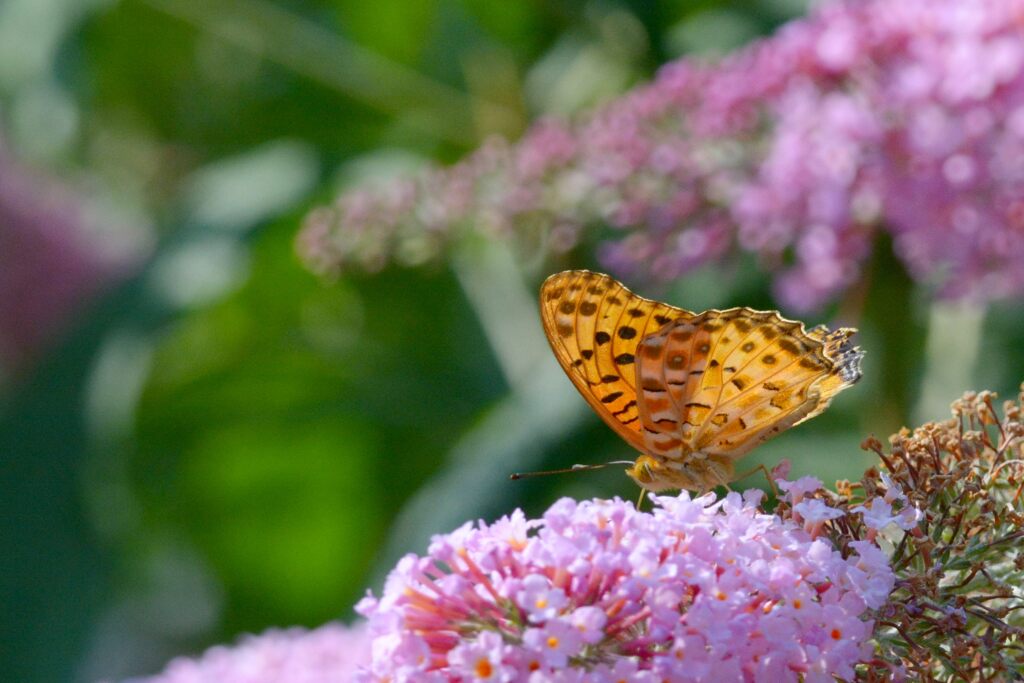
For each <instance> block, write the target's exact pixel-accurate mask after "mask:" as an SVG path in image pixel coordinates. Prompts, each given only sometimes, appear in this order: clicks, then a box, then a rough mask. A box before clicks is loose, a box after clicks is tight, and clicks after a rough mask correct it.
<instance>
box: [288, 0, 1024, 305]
mask: <svg viewBox="0 0 1024 683" xmlns="http://www.w3.org/2000/svg"><path fill="white" fill-rule="evenodd" d="M600 225H610V226H612V227H613V228H616V229H618V233H619V234H618V235H616V236H615V237H614V238H613V239H611V240H610V241H608V242H607V243H605V245H604V247H603V249H602V252H601V256H602V258H603V260H604V262H605V264H606V265H607V266H608V267H610V268H611V269H612V270H614V271H616V272H619V273H620V274H629V273H634V274H637V275H648V276H653V277H655V278H661V279H669V278H674V277H677V276H678V275H680V274H681V273H683V272H685V271H686V270H688V269H690V268H692V267H694V266H696V265H699V264H703V263H707V262H708V261H710V260H713V259H717V258H719V257H722V256H723V255H725V254H727V253H728V252H729V251H730V250H732V249H735V248H739V249H741V250H745V251H749V252H753V253H756V254H757V255H759V257H760V259H761V262H762V264H763V265H764V267H765V268H766V269H768V270H771V271H773V272H774V273H775V274H776V279H775V285H776V294H777V295H778V297H779V298H780V299H781V300H782V301H783V302H785V303H786V304H787V305H789V306H791V307H793V308H796V309H808V308H812V307H815V306H818V305H820V304H821V303H823V302H824V301H826V300H828V299H829V298H831V297H833V296H835V295H837V294H838V293H840V292H841V291H843V290H844V289H845V288H847V287H848V286H850V285H851V284H852V283H853V282H855V281H856V280H857V279H858V277H859V276H860V272H861V269H862V267H863V264H864V261H865V259H866V258H867V256H868V254H869V252H870V250H871V244H872V240H873V238H874V237H875V236H876V234H877V232H878V230H879V229H884V230H887V231H889V232H890V233H891V235H892V237H893V240H894V245H895V249H896V252H897V255H898V256H899V257H900V258H901V259H902V261H903V262H904V264H905V265H906V267H907V268H908V269H909V271H910V272H911V273H912V274H913V275H914V276H915V277H916V278H918V279H919V280H921V281H924V282H927V283H929V284H934V285H937V286H938V287H939V288H940V293H941V294H944V295H949V296H968V297H999V296H1009V295H1016V294H1020V293H1021V292H1022V291H1024V0H985V2H979V1H978V0H831V1H830V2H824V3H822V4H820V5H818V6H817V8H816V9H815V10H814V11H813V12H812V14H811V15H810V16H808V17H807V18H805V19H801V20H798V21H794V22H792V23H790V24H788V25H786V26H784V27H782V28H781V29H780V30H779V31H778V32H777V33H776V34H775V35H774V36H772V37H770V38H768V39H765V40H762V41H759V42H757V43H755V44H753V45H751V46H749V47H747V48H746V49H743V50H741V51H739V52H737V53H735V54H733V55H731V56H729V57H727V58H726V59H724V60H722V61H721V62H719V63H715V64H703V63H698V62H696V61H694V60H691V59H682V60H679V61H676V62H674V63H671V64H668V65H666V66H665V67H664V68H663V69H662V70H661V72H660V73H659V74H658V77H657V78H656V80H655V81H654V82H653V83H652V84H650V85H647V86H644V87H640V88H638V89H636V90H634V91H632V92H630V93H628V94H627V95H626V96H624V97H623V98H622V99H620V100H618V101H616V102H613V103H611V104H610V105H607V106H605V107H603V108H602V109H599V110H598V111H596V112H593V113H592V114H591V115H590V116H589V117H587V118H585V119H584V120H581V121H579V122H577V123H574V124H569V123H564V122H559V121H541V122H539V123H538V124H536V125H535V126H534V128H533V129H532V130H531V131H529V132H528V133H527V135H526V136H525V137H524V138H523V140H521V141H520V142H519V143H518V144H517V145H515V146H511V145H507V144H505V143H502V142H491V143H489V144H487V145H485V146H484V147H482V148H481V149H480V150H478V151H477V152H475V153H473V154H471V155H470V156H469V157H468V158H467V159H466V160H465V161H463V162H462V163H460V164H457V165H455V166H453V167H451V168H447V169H443V168H434V169H431V170H429V171H427V172H425V173H424V174H422V175H420V176H417V177H408V178H403V179H400V180H398V181H396V182H394V183H392V184H390V185H387V186H385V187H382V188H376V189H372V188H363V189H357V190H355V191H352V192H349V193H346V194H343V195H342V196H341V197H340V198H339V199H338V200H337V202H336V203H335V204H334V205H333V206H330V207H326V208H323V209H320V210H317V211H315V212H313V213H312V214H311V215H310V216H309V218H308V220H307V224H306V226H305V228H304V230H303V233H302V234H301V236H300V241H299V248H300V251H301V252H302V253H303V255H304V256H305V258H306V260H307V262H308V263H309V264H310V266H311V267H312V268H314V269H315V270H318V271H333V270H337V269H340V268H347V267H353V266H355V267H364V268H376V267H380V266H381V265H383V264H384V263H386V262H388V261H389V260H392V259H395V260H398V261H400V262H417V261H420V260H424V259H427V258H431V257H433V256H435V255H436V254H438V253H439V252H440V251H441V249H443V248H444V246H445V245H446V243H447V242H449V241H450V240H452V239H456V238H458V237H459V236H460V235H463V234H465V233H466V232H468V231H471V230H480V231H484V232H485V233H488V234H498V235H511V234H513V233H519V234H522V233H526V234H528V235H538V234H539V235H542V236H543V237H544V238H545V242H544V244H545V246H546V247H547V248H548V250H550V251H553V252H558V251H562V250H565V249H568V248H570V247H572V246H574V245H575V244H576V243H577V242H578V241H579V239H580V236H581V233H582V231H583V230H584V229H587V228H590V227H593V226H600Z"/></svg>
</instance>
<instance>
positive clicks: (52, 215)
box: [0, 147, 131, 371]
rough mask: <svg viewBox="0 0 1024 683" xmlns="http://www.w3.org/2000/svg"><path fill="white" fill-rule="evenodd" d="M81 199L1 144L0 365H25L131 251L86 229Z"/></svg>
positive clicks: (120, 269)
mask: <svg viewBox="0 0 1024 683" xmlns="http://www.w3.org/2000/svg"><path fill="white" fill-rule="evenodd" d="M86 224H87V221H86V219H85V207H84V205H83V201H82V199H81V198H78V197H75V196H74V195H73V194H72V193H70V192H69V191H68V190H67V189H66V188H63V187H59V186H58V185H57V184H56V183H55V182H54V181H52V180H48V179H44V178H42V177H39V176H37V175H34V174H32V173H30V172H29V171H28V170H27V169H25V168H23V167H21V166H19V165H18V164H17V163H16V162H15V161H14V160H13V159H11V158H10V156H9V155H8V154H7V153H6V152H5V151H4V150H3V149H2V147H0V368H3V369H5V370H14V371H17V370H19V369H24V368H25V366H27V365H28V364H29V363H30V362H31V361H32V360H33V359H35V358H37V357H38V356H39V355H40V354H41V353H42V352H43V351H44V350H45V348H46V347H47V346H48V345H49V344H52V343H53V342H54V341H55V338H56V337H57V336H58V335H59V334H60V333H62V332H64V331H65V330H66V328H67V327H68V325H69V324H70V320H71V319H72V318H73V317H74V315H75V314H76V313H77V312H78V311H79V310H81V308H82V307H83V306H84V305H86V304H87V303H88V302H89V301H91V300H92V299H93V297H94V296H95V295H96V294H97V293H98V292H99V291H100V290H101V289H102V288H103V287H104V286H105V285H107V284H110V283H111V282H112V281H113V280H115V279H119V278H120V277H122V276H124V275H125V273H126V272H127V265H128V263H129V262H130V261H131V258H130V257H129V256H128V255H126V254H125V253H120V254H117V253H114V252H112V251H111V250H110V249H108V248H105V245H103V244H102V243H101V242H100V240H98V239H97V238H95V237H91V236H90V235H88V234H87V229H86Z"/></svg>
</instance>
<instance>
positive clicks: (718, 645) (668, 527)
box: [357, 491, 894, 682]
mask: <svg viewBox="0 0 1024 683" xmlns="http://www.w3.org/2000/svg"><path fill="white" fill-rule="evenodd" d="M760 495H761V494H760V492H757V491H751V492H748V493H747V494H745V495H744V496H743V497H741V496H740V494H738V493H730V494H729V495H728V496H726V497H725V498H723V499H721V500H715V497H714V495H707V496H704V497H701V498H697V499H691V498H690V496H689V494H687V493H683V494H681V495H680V496H678V497H671V496H661V497H656V498H653V500H654V501H655V509H654V510H653V512H638V511H637V510H636V509H635V508H634V507H633V506H632V505H631V504H629V503H625V502H623V501H620V500H617V499H616V500H592V501H583V502H576V501H573V500H571V499H568V498H563V499H562V500H560V501H558V502H556V503H555V504H554V505H553V506H552V507H551V508H550V509H549V510H548V511H547V512H546V513H545V514H544V516H543V517H542V518H541V519H536V520H530V519H527V518H526V517H525V516H524V515H523V513H522V512H519V511H516V512H514V513H513V514H512V515H510V516H508V517H504V518H502V519H500V520H498V521H497V522H495V523H494V524H490V525H488V524H484V523H483V522H480V523H477V524H475V525H474V524H470V523H467V524H465V525H464V526H462V527H460V528H459V529H457V530H455V531H454V532H452V533H450V534H446V535H443V536H436V537H435V538H434V540H433V542H432V543H431V545H430V548H429V550H428V554H427V555H426V556H425V557H419V556H416V555H408V556H406V557H405V558H404V559H403V560H402V561H401V562H400V563H399V564H398V566H397V567H396V568H395V570H394V571H393V572H392V573H391V575H390V576H389V578H388V580H387V583H386V585H385V587H384V591H383V593H382V595H381V596H380V597H379V598H376V597H373V596H370V597H367V598H366V599H364V600H363V601H362V602H361V603H360V605H359V606H358V608H357V610H358V611H360V612H361V613H362V614H363V615H364V616H366V617H368V618H369V620H370V624H369V628H370V631H371V634H372V638H373V645H372V651H373V658H372V662H371V663H369V664H368V665H366V667H365V668H363V669H362V670H361V674H360V675H359V677H358V678H357V680H360V681H448V680H459V681H525V680H531V681H534V680H536V681H548V680H565V681H583V680H587V681H596V682H602V681H609V682H610V681H618V680H630V681H651V682H655V681H662V680H672V681H713V680H714V681H726V680H729V681H732V680H736V681H743V680H748V681H753V680H765V681H767V680H771V681H780V682H783V681H797V680H804V681H833V680H834V677H840V678H843V679H847V680H849V679H852V678H853V674H854V668H853V667H854V666H855V665H856V664H857V663H858V662H860V661H863V660H864V659H866V658H868V657H870V654H871V649H872V647H871V644H870V636H871V633H872V621H871V619H870V610H871V609H874V608H878V607H880V606H881V605H882V604H883V603H884V602H885V599H886V596H887V595H888V592H889V591H891V590H892V588H893V583H894V578H893V574H892V572H891V570H890V569H889V566H888V564H887V561H886V559H885V555H884V554H883V553H881V552H880V551H878V552H876V553H872V552H871V550H872V549H875V550H877V548H876V546H874V545H873V544H871V543H867V542H864V545H863V546H856V547H857V551H856V552H855V553H851V555H850V556H849V557H847V558H844V557H843V556H842V554H840V552H838V551H837V550H836V549H834V548H833V546H832V545H831V543H830V542H829V541H828V540H827V539H826V538H824V537H815V536H814V535H812V534H811V533H808V532H807V531H805V530H804V529H803V528H802V527H800V526H798V525H797V524H795V523H794V522H793V521H790V520H784V519H781V518H779V517H777V516H774V515H768V514H765V513H763V512H760V511H759V510H758V508H757V503H758V502H759V501H760ZM815 502H817V503H818V504H819V506H820V507H821V508H822V510H831V511H832V513H834V514H830V515H826V516H829V517H834V516H837V515H843V514H846V513H843V512H839V511H837V510H832V509H831V508H828V507H827V506H826V505H824V504H823V503H822V502H821V501H815Z"/></svg>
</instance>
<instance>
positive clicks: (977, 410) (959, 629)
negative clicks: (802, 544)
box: [834, 386, 1024, 681]
mask: <svg viewBox="0 0 1024 683" xmlns="http://www.w3.org/2000/svg"><path fill="white" fill-rule="evenodd" d="M995 400H996V394H995V393H993V392H991V391H982V392H978V393H975V392H968V393H967V394H964V396H963V398H961V399H959V400H958V401H956V402H954V403H953V405H952V412H953V417H952V418H951V419H949V420H946V421H944V422H931V423H927V424H925V425H923V426H921V427H919V428H917V429H915V430H914V431H913V432H911V431H910V430H907V429H903V430H901V431H900V432H899V433H898V434H895V435H893V436H892V437H890V439H889V449H888V451H886V450H885V449H884V448H883V445H882V444H881V443H880V442H879V441H878V439H875V438H869V439H867V440H866V441H865V442H864V444H863V446H864V448H865V449H868V450H872V451H874V452H875V453H877V454H878V456H879V458H880V459H881V461H882V462H881V464H880V466H879V467H878V468H877V469H875V468H872V469H870V470H868V471H867V472H866V473H865V476H864V478H863V479H862V481H861V482H860V483H859V484H852V485H851V484H849V483H844V482H840V483H839V485H838V486H837V489H838V491H839V494H837V497H838V498H840V499H845V501H844V502H846V504H847V505H854V504H856V502H855V497H856V498H860V499H861V500H871V499H873V498H874V497H875V496H878V495H881V494H882V493H883V492H884V491H886V490H887V489H891V488H892V486H891V485H892V484H895V485H896V486H898V487H900V488H901V489H902V490H903V491H904V492H905V493H906V496H907V498H908V499H909V504H910V505H912V506H914V507H916V508H917V509H918V510H920V512H921V515H920V519H919V520H918V522H917V524H916V526H914V527H913V528H912V529H910V530H909V531H906V532H903V531H897V532H896V533H895V534H894V535H892V536H891V537H888V538H884V539H879V540H882V542H883V548H884V547H885V543H886V542H889V543H891V544H892V548H891V552H890V561H891V564H892V569H893V571H894V573H895V574H896V585H895V588H894V590H893V592H892V594H891V595H890V596H889V600H888V603H887V604H886V606H885V607H883V608H882V609H881V610H879V612H878V613H877V614H876V622H875V641H876V643H877V649H876V657H875V659H874V660H873V661H872V662H871V663H869V664H868V665H867V666H866V667H862V669H861V671H860V672H859V673H860V679H861V680H866V681H882V680H892V679H893V678H902V677H904V676H905V677H907V678H909V679H910V680H920V681H949V680H964V681H1009V680H1021V678H1022V677H1024V639H1022V633H1024V631H1022V629H1024V613H1022V612H1021V608H1022V607H1024V584H1022V578H1024V550H1022V543H1024V500H1022V490H1024V409H1022V405H1024V386H1022V391H1021V393H1020V394H1019V395H1018V397H1017V401H1016V402H1014V401H1005V402H1004V403H1003V406H1002V417H1000V413H999V411H997V410H996V406H995ZM851 519H854V518H853V517H851V516H847V517H844V518H842V519H840V520H836V521H837V522H848V521H849V520H851ZM888 529H890V530H891V529H893V526H889V527H888ZM834 531H836V532H839V533H836V534H835V540H836V541H837V542H838V543H840V544H841V543H842V538H840V537H846V538H849V537H850V536H851V535H852V536H854V537H859V536H860V535H861V534H862V530H859V529H839V528H835V529H834Z"/></svg>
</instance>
